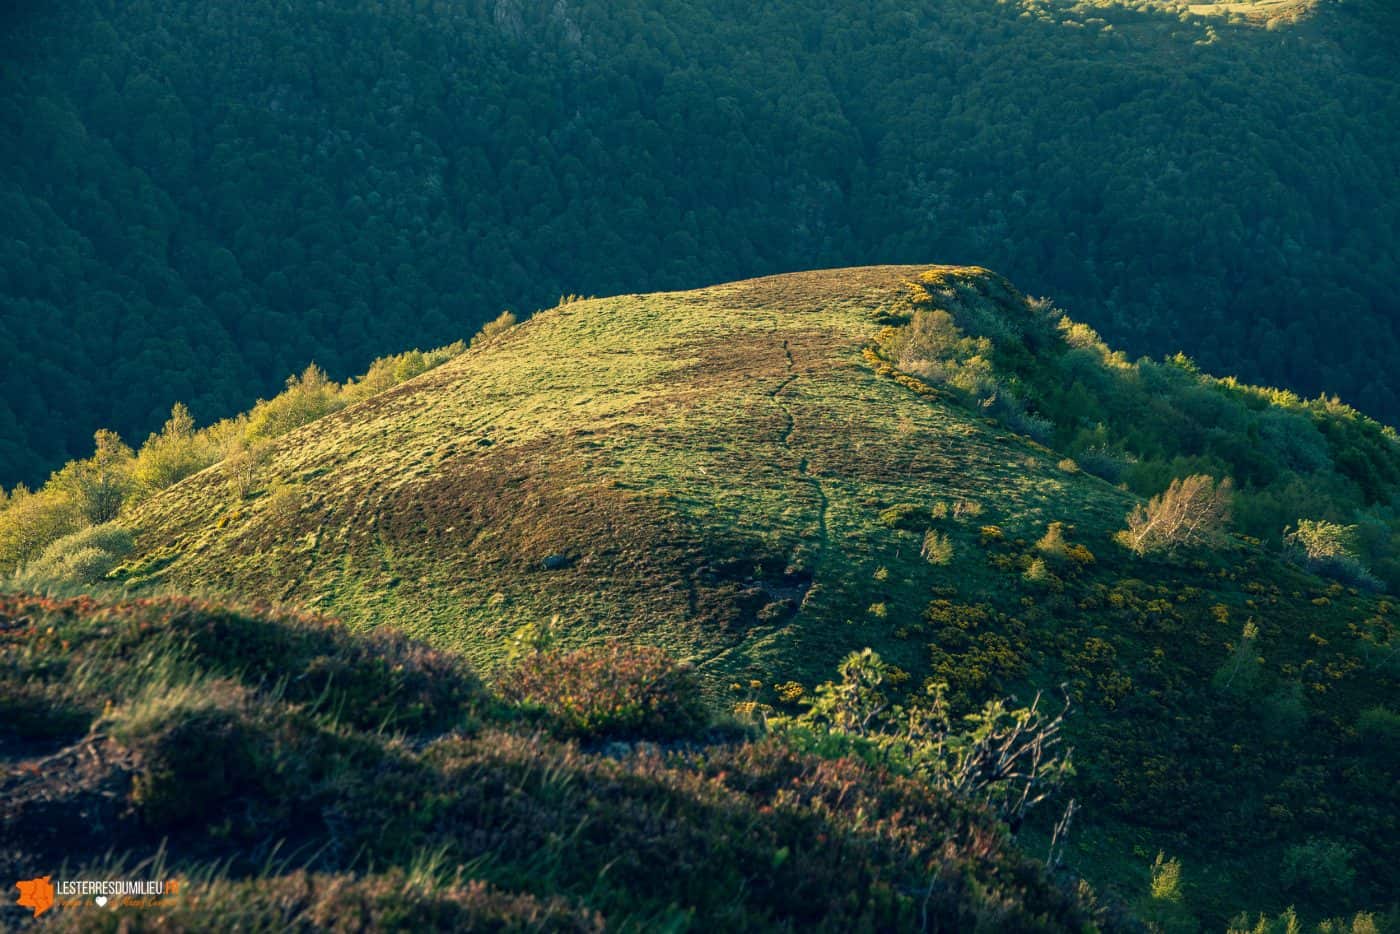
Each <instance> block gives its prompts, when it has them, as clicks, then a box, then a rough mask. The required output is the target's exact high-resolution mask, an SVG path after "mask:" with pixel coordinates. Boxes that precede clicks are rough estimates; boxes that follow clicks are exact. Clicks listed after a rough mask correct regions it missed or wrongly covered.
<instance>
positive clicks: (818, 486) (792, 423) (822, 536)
mask: <svg viewBox="0 0 1400 934" xmlns="http://www.w3.org/2000/svg"><path fill="white" fill-rule="evenodd" d="M774 330H777V324H776V322H775V323H774ZM783 356H785V357H786V358H787V365H788V376H787V377H786V378H785V379H784V380H783V381H782V382H780V383H779V384H778V386H777V388H776V389H774V390H773V392H772V397H773V402H774V403H775V404H776V405H777V406H778V408H779V409H781V410H782V412H783V415H784V416H786V418H787V427H785V428H784V429H783V433H782V434H781V435H780V436H779V438H778V443H779V444H781V445H782V446H783V447H785V448H787V449H788V450H789V451H791V450H792V441H791V439H792V435H793V432H795V431H796V430H797V416H796V415H795V414H794V413H793V410H792V407H791V406H789V405H788V404H787V403H786V402H784V401H783V399H782V395H783V393H784V392H785V391H786V390H787V388H788V387H789V386H791V385H792V384H793V382H794V381H796V379H797V377H798V376H799V375H801V374H799V373H798V372H797V364H796V363H795V362H794V361H793V359H792V348H791V347H790V346H788V342H787V341H786V340H784V341H783ZM797 473H798V475H799V476H801V478H802V480H803V482H805V483H807V484H808V485H810V486H811V487H812V490H813V491H814V492H815V493H816V494H817V503H818V509H817V554H816V557H815V559H814V561H813V565H814V567H813V576H814V577H815V573H816V566H818V565H820V563H821V559H822V557H823V556H824V555H825V553H826V547H827V544H828V538H829V537H828V534H827V512H828V511H829V510H830V509H831V501H830V500H829V499H828V498H827V495H826V490H825V489H824V488H823V487H822V482H821V480H819V479H817V476H816V474H814V473H812V465H811V460H810V459H809V458H808V457H807V456H806V455H803V456H802V457H801V458H799V460H798V462H797Z"/></svg>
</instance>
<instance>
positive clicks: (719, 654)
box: [695, 319, 831, 668]
mask: <svg viewBox="0 0 1400 934" xmlns="http://www.w3.org/2000/svg"><path fill="white" fill-rule="evenodd" d="M773 331H774V336H776V335H777V331H778V322H777V320H776V319H774V321H773ZM783 356H784V358H786V360H787V368H788V374H787V375H786V376H785V377H783V378H782V379H781V380H780V381H779V382H778V385H777V386H775V387H774V388H773V391H772V392H770V393H769V397H770V398H771V399H772V400H773V404H774V405H776V406H777V407H778V409H779V411H781V412H782V413H783V416H784V418H785V420H786V424H784V426H783V430H782V431H781V432H780V433H779V435H778V444H780V445H781V446H782V447H784V448H786V449H787V450H788V451H790V452H792V453H794V454H795V453H796V452H795V451H793V447H792V436H793V434H794V433H795V432H796V431H797V415H796V414H795V413H794V412H793V409H792V407H791V406H790V405H789V404H788V403H787V402H785V401H783V393H784V392H786V391H787V389H788V387H789V386H791V385H792V384H793V383H794V382H795V381H796V380H797V378H798V377H799V376H801V375H802V374H800V373H798V372H797V364H796V362H795V361H794V360H793V358H792V348H791V347H790V346H789V345H788V342H787V340H784V341H783ZM797 473H798V476H799V477H800V478H801V480H802V482H804V483H806V484H808V485H809V486H811V488H812V490H813V491H814V492H815V493H816V495H817V536H816V552H815V554H814V555H813V556H812V560H811V565H810V566H811V571H812V581H813V582H815V580H816V578H817V571H818V570H819V569H820V567H821V563H822V560H823V558H824V557H825V555H826V550H827V544H828V538H829V536H828V532H827V512H828V511H829V510H830V508H831V501H830V500H829V499H828V498H827V495H826V490H825V489H824V488H823V487H822V483H821V480H819V479H818V478H817V476H816V474H814V473H813V472H812V467H811V461H810V459H809V458H808V457H807V456H806V455H802V456H800V457H799V458H798V462H797ZM799 535H800V536H801V538H802V539H803V540H804V541H806V540H807V536H806V535H805V534H804V533H803V530H799ZM800 613H801V608H800V607H799V608H798V610H797V613H794V614H793V616H791V617H789V618H788V619H787V620H785V621H784V622H783V623H782V624H781V625H777V626H755V627H753V628H752V629H750V630H749V632H748V634H747V637H746V638H745V639H744V640H743V641H742V642H740V643H738V644H736V645H730V646H725V647H723V648H720V649H717V650H715V651H714V652H711V653H710V654H709V655H708V657H706V658H705V659H704V660H703V661H700V662H698V663H696V666H695V667H696V668H705V667H708V666H710V665H713V664H714V663H715V662H718V661H720V660H721V659H723V658H726V657H727V656H729V655H730V654H731V653H732V652H734V650H735V649H738V648H739V647H740V646H743V645H754V644H756V643H758V642H760V641H761V640H762V639H763V638H764V637H766V636H768V635H771V634H773V633H774V632H777V631H779V630H781V629H782V628H783V626H786V625H788V624H789V623H791V622H792V620H793V619H794V618H796V616H797V615H798V614H800Z"/></svg>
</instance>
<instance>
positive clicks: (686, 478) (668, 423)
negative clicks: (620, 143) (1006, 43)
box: [130, 267, 1129, 673]
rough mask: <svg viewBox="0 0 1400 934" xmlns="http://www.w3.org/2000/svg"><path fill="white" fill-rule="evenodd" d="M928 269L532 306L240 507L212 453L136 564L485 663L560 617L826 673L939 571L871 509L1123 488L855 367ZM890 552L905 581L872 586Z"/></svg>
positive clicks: (1040, 521) (267, 479)
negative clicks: (874, 613) (397, 633)
mask: <svg viewBox="0 0 1400 934" xmlns="http://www.w3.org/2000/svg"><path fill="white" fill-rule="evenodd" d="M917 271H918V270H915V269H908V268H898V267H883V268H873V269H861V270H842V271H832V272H825V273H811V274H804V275H799V276H784V277H776V278H771V279H761V280H755V281H751V282H745V283H740V284H736V285H727V286H720V287H716V288H711V289H703V290H700V291H696V292H689V293H673V294H658V295H648V296H636V295H633V296H622V297H619V298H610V299H603V300H596V301H585V302H579V303H574V304H570V305H566V306H562V307H559V308H556V309H554V310H552V311H548V312H545V313H542V314H539V315H537V316H536V317H535V318H533V319H532V320H531V321H529V322H528V323H527V324H525V325H524V326H522V327H519V328H517V329H515V330H514V331H512V332H510V333H508V334H507V335H505V336H503V337H501V338H498V339H496V340H495V341H494V342H492V343H490V344H489V345H487V346H484V347H478V348H477V349H474V350H473V351H471V352H469V353H467V354H466V355H464V356H462V357H460V358H458V359H457V360H454V361H452V362H451V363H449V364H447V365H445V366H443V367H441V368H439V369H438V370H435V371H433V372H431V373H429V374H426V375H424V376H423V377H420V378H419V379H417V380H415V381H413V382H411V383H410V384H407V385H405V386H403V387H400V388H399V389H396V390H394V391H391V392H389V393H386V394H384V395H382V396H380V397H377V398H375V399H372V400H370V401H369V402H367V403H365V404H363V405H360V406H357V407H353V408H351V409H349V410H347V411H345V412H342V413H339V414H337V415H334V416H331V417H329V418H326V419H322V420H321V421H319V422H317V423H314V424H312V425H310V426H307V427H305V428H303V429H301V430H299V431H297V432H295V433H294V434H292V435H291V436H288V437H286V438H284V439H282V440H281V441H280V442H278V444H277V445H276V447H275V453H274V455H273V458H272V460H271V462H270V464H269V465H268V466H267V467H266V469H265V473H264V483H263V484H262V487H261V489H260V490H258V491H255V493H254V494H253V496H252V497H251V498H249V499H248V500H246V501H241V500H238V499H236V498H235V497H233V496H232V495H231V494H230V492H229V489H228V484H227V482H226V477H225V476H224V474H223V473H222V471H221V469H220V468H218V467H216V468H214V469H212V470H209V471H206V472H204V473H202V474H200V475H198V476H196V477H194V478H191V479H190V480H188V481H186V482H185V483H183V484H181V485H180V486H179V487H178V488H177V489H175V490H172V491H170V493H169V494H167V495H165V496H163V497H160V498H158V499H157V500H155V501H154V502H152V503H151V504H150V505H149V506H147V507H145V508H144V509H143V510H142V511H141V512H140V513H139V514H138V516H137V517H136V524H137V525H138V527H139V528H140V531H141V534H140V544H141V546H142V548H143V550H144V552H145V553H146V557H145V558H144V559H143V560H142V561H138V562H135V563H134V564H133V565H132V566H131V567H130V572H131V574H132V575H133V576H135V577H141V576H146V575H155V576H157V577H159V578H160V579H161V580H163V581H166V582H169V583H172V584H176V585H179V586H180V587H183V588H190V587H195V588H203V589H212V590H222V591H233V592H238V593H245V594H257V595H260V596H265V597H269V598H276V599H285V600H296V601H298V602H302V603H305V604H308V605H312V606H315V607H317V608H319V609H323V610H326V611H329V612H333V613H336V614H338V615H341V616H343V617H345V618H346V619H348V620H350V621H352V622H363V623H371V622H374V623H378V622H390V623H394V624H396V625H399V626H402V627H403V628H405V629H406V630H407V631H409V632H412V633H414V634H416V635H420V636H423V637H426V638H428V639H430V640H432V641H433V642H434V643H436V644H438V645H441V646H444V647H449V648H453V649H458V650H461V651H463V652H465V653H466V654H467V655H468V656H470V657H471V658H472V659H473V660H474V661H477V662H481V663H484V664H487V665H489V664H491V663H492V661H493V660H494V659H495V657H496V656H497V654H498V651H499V648H500V646H501V645H502V638H503V636H504V635H505V634H506V633H507V632H509V631H510V629H512V628H513V627H515V626H518V625H520V624H522V623H525V622H531V621H534V622H540V621H545V620H548V619H549V618H550V617H551V616H553V615H555V614H559V615H560V616H561V617H562V621H563V622H564V624H565V626H566V627H567V629H568V630H569V631H572V632H573V633H575V634H576V636H577V637H578V638H587V637H589V636H591V635H594V634H597V633H598V632H599V631H606V632H608V633H617V634H627V635H630V636H633V637H637V638H645V639H647V640H650V641H655V642H658V643H660V644H662V645H665V646H666V647H668V648H670V649H671V650H673V651H674V652H677V653H679V654H681V655H684V656H695V657H697V658H698V659H699V660H701V661H702V662H703V663H707V664H709V663H714V664H717V665H721V666H722V667H724V668H725V669H738V668H741V667H743V666H744V665H745V664H748V663H749V662H752V661H755V660H759V659H764V658H768V659H770V660H774V661H776V660H777V659H782V660H784V661H783V663H784V664H788V663H789V662H788V660H789V659H792V658H794V657H798V658H807V657H809V656H810V655H812V654H815V656H816V658H815V659H814V661H815V662H816V667H814V668H813V669H812V671H813V672H814V673H815V672H816V671H819V670H825V667H827V666H828V665H829V662H830V661H831V660H832V659H833V658H835V657H836V655H837V654H838V653H839V652H840V651H841V650H843V649H844V648H846V647H848V646H849V645H851V644H854V643H855V642H859V641H862V640H866V641H868V640H869V639H870V638H872V636H878V635H882V633H871V632H868V631H867V630H868V629H869V628H870V627H871V626H872V625H875V624H873V623H872V622H871V619H870V616H869V614H868V612H867V611H868V609H869V607H870V605H871V603H873V602H880V601H884V602H885V603H887V604H889V609H890V610H891V611H894V610H895V609H896V608H899V607H903V608H905V609H906V610H908V611H910V612H917V607H921V606H922V603H921V598H923V597H925V596H926V593H927V590H928V587H929V586H930V585H932V584H935V583H938V582H939V581H940V580H943V579H944V578H946V576H947V575H946V574H944V573H942V572H939V571H938V570H937V569H935V568H933V567H931V566H930V565H928V563H927V562H923V561H922V560H921V559H920V558H919V543H918V542H916V541H913V540H912V539H910V537H909V535H908V534H907V533H904V532H901V531H899V530H897V529H892V528H891V527H890V526H889V525H888V523H887V520H885V521H882V519H881V512H882V510H885V509H887V508H888V507H890V506H892V505H895V504H898V503H901V502H905V501H910V500H913V501H916V502H920V503H924V504H926V505H927V504H928V503H929V502H930V501H931V499H933V498H936V497H944V498H947V499H948V500H949V501H950V502H951V501H956V500H959V499H968V500H978V501H982V502H984V503H985V506H986V507H987V508H988V509H989V510H990V512H989V513H988V519H987V521H989V522H990V521H992V519H993V518H994V519H995V520H996V521H998V522H1001V523H1003V524H1004V525H1006V526H1007V527H1008V528H1009V529H1010V530H1012V532H1013V533H1015V532H1017V531H1024V533H1026V534H1030V533H1031V532H1032V531H1033V530H1035V529H1038V528H1040V527H1041V526H1043V525H1044V523H1046V522H1048V521H1050V520H1053V519H1056V518H1060V517H1063V516H1065V515H1067V514H1074V515H1076V516H1077V517H1079V520H1080V521H1095V522H1096V523H1097V524H1105V525H1106V524H1108V523H1111V522H1113V521H1116V520H1117V519H1118V518H1119V517H1120V515H1121V513H1122V512H1123V511H1124V510H1126V509H1127V506H1128V503H1129V499H1128V497H1126V496H1125V495H1123V494H1120V493H1118V492H1116V491H1114V490H1112V489H1111V488H1109V487H1107V486H1106V485H1105V484H1103V483H1101V482H1099V481H1096V480H1093V479H1087V478H1084V477H1071V476H1067V475H1066V474H1064V473H1063V472H1062V471H1059V470H1057V469H1056V467H1055V458H1053V457H1051V456H1049V454H1048V453H1047V452H1044V451H1039V450H1035V449H1034V448H1032V447H1031V446H1030V445H1028V444H1026V443H1024V442H1021V441H1019V440H1018V439H1015V438H1013V437H1010V436H1008V435H1007V434H1006V433H1005V432H999V431H998V430H997V429H995V428H994V427H991V426H989V425H987V424H984V423H983V422H982V421H981V420H979V419H975V418H969V417H968V413H967V412H966V411H964V410H961V409H958V408H955V407H948V406H944V405H939V404H930V402H929V400H928V399H926V398H924V397H922V396H920V395H918V394H916V393H913V392H911V391H910V390H909V389H908V388H906V387H905V386H903V385H900V384H899V383H897V382H895V381H893V380H891V379H888V378H882V377H879V376H877V375H876V374H875V373H874V372H873V371H872V369H871V367H870V366H869V365H868V363H867V362H866V361H865V360H864V358H863V356H862V351H863V349H864V348H865V347H866V345H867V344H868V342H869V340H870V338H871V336H872V334H874V333H875V332H876V331H877V330H878V329H879V326H880V323H881V320H882V315H884V314H886V313H888V312H890V311H892V310H893V308H894V306H895V305H896V304H897V303H898V302H899V301H900V300H901V299H902V297H903V286H902V283H903V281H904V280H905V279H907V278H908V277H910V276H912V275H913V274H915V273H916V272H917ZM979 278H980V279H981V281H983V282H985V283H986V284H987V286H988V287H989V288H995V289H1005V288H1006V287H1005V286H1003V285H1001V284H1000V283H998V282H997V281H996V280H995V279H994V278H993V277H991V276H979ZM1005 297H1006V298H1007V299H1008V300H1010V298H1011V293H1010V292H1009V291H1008V292H1006V294H1005ZM1036 535H1037V536H1038V535H1039V532H1036ZM551 556H562V558H563V560H556V561H554V562H550V563H557V564H562V565H564V566H563V567H559V568H556V569H553V570H550V569H547V568H546V559H549V558H551ZM882 566H888V567H896V568H898V569H899V570H900V574H898V575H891V578H890V579H887V580H886V581H885V582H883V583H880V584H878V585H877V584H876V583H875V582H874V581H873V575H874V574H875V572H876V571H877V569H878V568H880V567H882ZM906 577H907V578H908V579H907V580H906V579H904V578H906ZM944 582H945V583H946V582H950V581H947V580H944ZM876 591H879V592H878V593H877V592H876ZM877 598H878V599H877Z"/></svg>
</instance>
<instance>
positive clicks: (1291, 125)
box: [0, 0, 1400, 486]
mask: <svg viewBox="0 0 1400 934" xmlns="http://www.w3.org/2000/svg"><path fill="white" fill-rule="evenodd" d="M6 6H7V9H8V12H7V13H5V14H3V15H2V16H3V18H0V353H2V354H3V363H4V366H3V368H0V482H3V483H5V485H7V486H8V485H9V484H10V483H13V482H15V481H18V480H25V481H28V482H30V483H33V482H35V481H37V480H41V479H42V478H43V476H44V475H45V474H46V473H47V471H48V470H49V469H51V468H53V467H55V466H56V465H57V464H59V463H61V462H62V461H63V460H65V459H67V458H69V457H73V456H77V455H85V454H87V453H88V452H89V451H90V449H91V438H92V432H93V430H94V429H95V428H97V427H99V426H107V427H113V428H116V429H118V430H119V431H120V432H121V433H122V434H123V435H125V436H127V437H128V439H129V440H134V441H139V440H140V439H141V438H142V437H144V436H145V434H146V432H148V431H151V430H153V429H155V428H157V427H159V425H160V423H161V422H162V420H163V419H164V418H165V416H166V414H167V412H168V407H169V403H170V400H171V399H172V398H179V399H183V400H185V401H187V402H189V403H190V405H191V407H192V409H193V411H194V414H195V416H196V417H197V418H198V419H199V420H200V421H207V420H209V419H211V418H214V417H217V416H220V415H224V414H228V413H229V412H231V411H234V410H236V409H238V408H242V407H244V406H245V405H246V403H247V400H248V399H249V398H250V397H251V396H254V395H257V394H263V395H267V394H270V393H271V392H273V391H274V390H275V389H276V388H277V387H278V386H279V385H280V383H281V381H282V379H283V378H284V377H285V376H286V374H287V373H289V372H292V371H293V370H297V369H300V367H301V366H302V365H304V364H305V363H306V362H307V361H308V360H311V359H315V360H317V361H318V362H320V363H321V364H322V365H323V366H325V367H326V369H327V370H328V371H329V373H330V375H331V376H332V377H337V378H339V377H343V376H345V375H346V374H348V373H350V372H357V371H359V370H362V369H364V367H365V365H366V364H367V363H368V362H369V360H370V359H371V358H372V357H374V356H376V355H378V354H381V353H384V352H387V351H391V350H395V349H398V348H402V347H407V346H412V345H419V346H427V345H436V344H443V343H447V342H449V341H451V340H453V339H456V338H458V337H462V336H465V335H467V334H469V333H471V332H472V331H474V330H475V329H476V327H477V326H478V325H480V324H481V323H482V322H483V321H485V320H487V319H488V318H491V317H494V316H495V315H496V314H498V313H499V312H500V311H501V309H502V308H503V307H505V306H506V305H507V303H512V304H514V303H521V302H524V303H526V304H527V305H529V304H530V303H534V304H538V305H544V304H552V303H553V301H554V300H555V299H556V298H557V297H558V296H559V295H560V294H561V293H564V292H571V293H572V292H577V293H584V294H606V293H617V292H633V291H643V290H652V289H662V288H677V287H685V286H693V285H696V284H700V283H702V282H712V281H718V280H723V279H734V278H739V277H742V276H747V275H754V274H760V273H765V272H771V271H777V270H785V269H792V268H800V267H812V266H821V265H845V264H854V263H864V262H872V261H877V260H878V261H881V262H898V261H923V260H926V259H928V258H930V257H937V258H939V259H941V260H949V261H967V262H977V263H982V264H986V265H990V266H995V267H997V268H999V269H1000V270H1002V271H1004V272H1006V273H1007V274H1008V275H1010V276H1012V277H1013V278H1014V279H1015V280H1017V281H1018V282H1019V283H1021V284H1022V285H1023V286H1025V287H1027V288H1029V289H1030V290H1032V291H1033V292H1042V291H1043V292H1052V293H1053V294H1054V295H1055V296H1056V298H1057V299H1058V300H1059V301H1060V302H1061V303H1062V304H1064V305H1065V306H1066V307H1067V308H1068V309H1069V310H1070V311H1071V312H1072V313H1074V314H1075V315H1076V317H1078V318H1080V319H1082V320H1087V321H1088V322H1090V323H1091V324H1093V325H1095V326H1096V327H1098V328H1099V329H1100V330H1101V331H1102V332H1103V333H1104V334H1105V336H1106V337H1108V338H1109V339H1110V340H1112V341H1114V342H1115V343H1118V344H1121V345H1123V346H1126V347H1127V348H1128V349H1129V351H1130V352H1132V353H1149V352H1150V353H1161V352H1164V351H1166V350H1176V349H1184V350H1186V351H1187V352H1188V353H1191V354H1192V355H1193V356H1195V357H1196V358H1197V359H1198V360H1199V362H1200V363H1201V364H1202V365H1203V366H1205V367H1206V368H1208V369H1211V370H1214V371H1217V372H1235V373H1238V374H1239V375H1241V376H1242V377H1245V378H1249V379H1253V380H1262V381H1266V382H1271V383H1282V384H1286V385H1288V386H1290V387H1292V388H1295V389H1298V390H1300V391H1302V392H1304V393H1308V394H1315V393H1317V392H1320V391H1322V390H1326V391H1328V392H1336V393H1339V394H1341V395H1342V396H1343V398H1345V399H1346V400H1347V401H1349V402H1352V403H1354V404H1357V405H1359V406H1360V407H1361V408H1363V409H1365V410H1367V411H1368V412H1370V413H1371V414H1375V415H1378V416H1380V417H1382V418H1385V419H1387V420H1391V421H1394V420H1396V418H1397V417H1400V377H1397V376H1396V375H1395V374H1394V368H1393V367H1392V366H1391V365H1390V363H1391V362H1392V361H1394V360H1395V359H1396V358H1397V356H1396V355H1397V354H1398V353H1400V335H1397V332H1396V328H1395V326H1394V318H1395V315H1396V312H1397V310H1400V308H1397V300H1396V298H1395V293H1394V288H1395V284H1396V282H1397V281H1400V280H1398V279H1397V274H1398V273H1400V264H1397V252H1400V249H1398V248H1397V233H1398V232H1397V230H1396V224H1397V216H1396V209H1395V207H1396V204H1397V203H1400V154H1398V153H1400V142H1398V134H1397V123H1400V90H1398V89H1397V88H1398V87H1400V86H1398V85H1397V81H1396V78H1395V75H1396V72H1397V70H1396V67H1395V65H1396V40H1395V38H1394V36H1395V35H1396V29H1395V26H1396V22H1395V20H1396V15H1395V13H1394V12H1392V11H1390V10H1389V9H1388V4H1386V3H1384V2H1380V0H1346V2H1342V0H1335V2H1324V3H1322V4H1320V5H1319V6H1318V7H1317V9H1316V10H1314V11H1313V12H1312V13H1311V15H1307V16H1304V17H1302V18H1301V19H1297V20H1296V21H1294V20H1293V19H1290V18H1281V19H1276V20H1273V21H1268V20H1267V19H1265V18H1246V17H1244V16H1240V15H1234V16H1197V15H1193V14H1191V13H1190V12H1186V11H1184V8H1183V9H1182V10H1177V9H1171V8H1167V7H1165V6H1163V5H1160V4H1154V3H1139V4H1138V5H1137V6H1136V7H1131V6H1127V5H1117V4H1110V3H1104V2H1085V3H1079V4H1066V3H1049V2H1044V0H1018V2H992V0H971V2H968V0H916V2H913V3H910V2H903V3H896V2H892V0H872V2H869V3H859V4H851V3H836V2H824V3H808V2H797V0H776V2H772V3H765V4H760V5H755V4H751V3H738V2H733V0H703V2H697V0H689V2H679V0H661V2H654V3H646V4H641V3H633V2H630V0H550V2H540V0H453V2H436V3H429V2H408V0H382V2H372V0H334V2H323V3H311V2H304V0H292V2H286V0H242V2H239V3H235V4H226V3H210V2H196V3H177V2H174V0H143V2H108V0H60V2H53V3H45V4H40V3H34V2H24V3H19V4H7V5H6ZM1234 6H1238V7H1241V8H1244V7H1248V6H1249V4H1236V5H1234ZM518 310H519V309H518ZM525 310H528V307H527V308H526V309H525Z"/></svg>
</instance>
